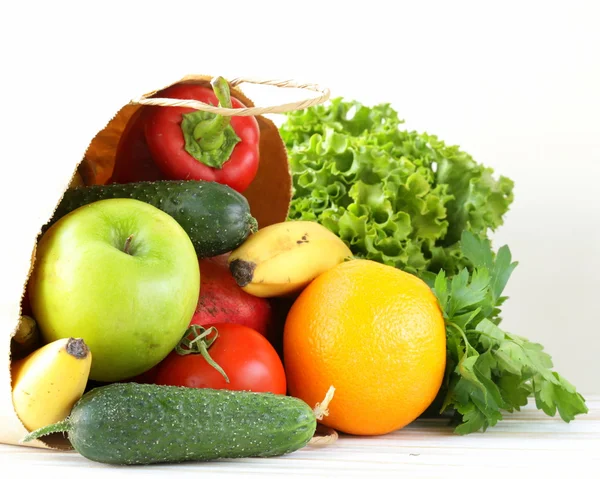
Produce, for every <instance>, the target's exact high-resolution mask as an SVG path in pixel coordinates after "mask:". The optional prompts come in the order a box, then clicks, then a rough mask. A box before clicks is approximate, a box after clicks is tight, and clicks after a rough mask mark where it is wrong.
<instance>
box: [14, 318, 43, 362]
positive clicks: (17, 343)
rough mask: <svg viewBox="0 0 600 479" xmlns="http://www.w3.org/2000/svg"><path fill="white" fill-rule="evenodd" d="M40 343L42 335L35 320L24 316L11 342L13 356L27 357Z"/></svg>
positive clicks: (20, 319)
mask: <svg viewBox="0 0 600 479" xmlns="http://www.w3.org/2000/svg"><path fill="white" fill-rule="evenodd" d="M39 341H40V333H39V330H38V327H37V323H36V322H35V319H33V318H32V317H31V316H26V315H22V316H21V317H20V318H19V324H18V326H17V330H16V331H15V334H14V335H13V337H12V340H11V355H12V356H13V357H18V358H22V357H23V356H27V355H28V354H29V353H30V352H32V351H33V350H34V349H36V347H37V346H38V343H39Z"/></svg>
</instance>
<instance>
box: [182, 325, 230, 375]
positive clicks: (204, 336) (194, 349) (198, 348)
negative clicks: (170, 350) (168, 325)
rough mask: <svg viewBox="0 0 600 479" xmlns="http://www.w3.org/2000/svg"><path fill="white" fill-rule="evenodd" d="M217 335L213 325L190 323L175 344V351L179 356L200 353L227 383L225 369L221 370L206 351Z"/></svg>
mask: <svg viewBox="0 0 600 479" xmlns="http://www.w3.org/2000/svg"><path fill="white" fill-rule="evenodd" d="M213 333H214V336H212V337H211V334H213ZM190 336H191V337H190ZM218 336H219V332H218V331H217V328H215V327H214V326H211V327H210V328H208V329H205V328H203V327H202V326H200V325H198V324H192V325H191V326H190V327H189V328H188V329H187V331H186V332H185V334H184V335H183V338H182V339H181V341H180V342H179V344H178V345H177V346H175V351H176V352H177V354H180V355H181V356H185V355H187V354H201V355H202V357H203V358H204V359H205V360H206V362H207V363H208V364H210V365H211V366H212V367H213V368H215V369H216V370H217V371H219V373H221V375H222V376H223V377H224V378H225V381H227V382H228V383H229V378H228V377H227V374H225V371H223V368H222V367H221V366H219V365H218V364H217V363H216V362H215V360H214V359H213V358H211V357H210V354H209V353H208V349H209V348H210V347H211V346H212V344H213V343H214V342H215V341H216V339H217V337H218Z"/></svg>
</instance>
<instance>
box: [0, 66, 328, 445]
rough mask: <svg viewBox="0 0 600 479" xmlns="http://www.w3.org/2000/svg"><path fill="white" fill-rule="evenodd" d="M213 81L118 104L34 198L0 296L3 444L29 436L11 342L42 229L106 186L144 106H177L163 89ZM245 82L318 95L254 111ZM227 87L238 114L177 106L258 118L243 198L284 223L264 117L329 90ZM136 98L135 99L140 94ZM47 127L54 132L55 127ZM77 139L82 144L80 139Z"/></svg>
mask: <svg viewBox="0 0 600 479" xmlns="http://www.w3.org/2000/svg"><path fill="white" fill-rule="evenodd" d="M210 80H211V77H210V76H203V75H190V76H186V77H184V78H182V79H181V80H179V81H175V82H173V83H171V84H170V85H166V86H164V87H160V88H157V89H156V90H154V91H152V92H151V93H147V94H144V95H141V96H139V97H137V98H135V99H134V100H132V101H131V102H130V103H128V104H127V105H125V106H122V105H120V104H119V102H118V101H117V103H116V104H115V109H114V111H115V114H114V117H113V118H112V119H111V118H99V119H98V121H99V123H98V124H106V123H107V122H108V124H107V126H106V127H105V128H104V129H103V130H101V131H99V132H97V131H90V132H89V140H88V139H86V144H88V145H89V146H88V148H87V150H86V151H81V154H80V155H79V156H76V157H73V158H68V159H64V161H66V162H70V164H71V165H72V168H71V170H70V171H69V172H68V174H67V175H65V177H60V178H57V177H49V178H48V179H47V181H48V182H51V183H52V184H49V185H48V188H47V189H45V190H44V191H43V192H41V193H40V194H39V196H38V198H36V201H37V202H39V214H38V215H37V217H35V218H31V222H36V224H35V225H31V226H32V227H31V228H30V229H29V230H26V231H32V232H33V231H35V233H32V234H31V235H27V236H28V237H23V238H19V240H20V241H21V243H20V244H22V245H23V246H22V247H23V248H28V250H29V251H30V252H31V254H30V256H29V257H27V258H24V260H23V261H21V262H20V264H19V269H20V270H19V271H17V272H16V273H17V276H15V277H14V278H12V279H11V281H13V280H14V282H15V283H14V284H15V287H14V288H13V289H11V290H9V291H0V361H3V360H6V364H5V366H3V367H2V366H0V443H4V444H19V441H20V440H21V439H22V438H23V437H24V436H25V434H27V430H26V429H25V427H24V426H23V424H22V423H21V422H20V420H19V419H18V417H17V415H16V413H15V411H14V408H13V404H12V394H11V377H10V360H11V358H10V355H11V338H12V336H13V335H14V333H15V331H16V329H17V326H18V322H19V317H20V315H21V302H22V298H23V295H24V292H25V287H26V284H27V280H28V278H29V275H30V273H31V271H32V269H33V267H34V260H35V245H36V243H37V240H38V238H39V233H40V231H41V229H42V227H43V226H44V224H45V223H46V222H47V221H48V220H50V219H51V216H52V212H53V211H54V209H55V208H56V206H57V205H58V203H59V202H60V200H61V198H62V194H64V192H65V191H66V189H67V188H68V187H69V185H72V184H82V183H84V184H88V185H89V184H104V183H105V182H107V180H108V179H109V178H110V175H111V174H112V169H113V166H114V157H115V151H116V147H117V144H118V141H119V138H120V135H121V133H122V132H123V129H124V128H125V126H126V124H127V121H128V120H129V119H130V118H131V116H132V115H133V114H134V113H135V112H136V111H137V110H138V108H140V107H141V106H142V105H160V106H161V107H164V108H169V106H168V105H175V103H176V102H177V99H163V98H161V96H160V92H161V90H163V89H164V88H167V87H168V86H171V85H172V84H175V83H182V82H186V83H187V82H193V83H198V84H202V85H205V86H208V87H210ZM244 82H247V83H258V84H266V85H272V86H276V87H283V88H303V89H307V90H312V91H316V92H318V93H319V96H318V97H315V98H310V99H308V100H304V101H300V102H295V103H289V104H285V105H279V106H274V107H255V106H254V104H253V102H252V101H251V100H250V99H249V98H248V97H246V96H245V95H244V94H243V93H242V91H241V90H240V89H239V88H238V85H239V84H241V83H244ZM229 84H230V87H231V96H233V97H235V98H237V99H238V100H240V101H241V102H242V103H243V104H244V105H246V107H247V108H244V109H241V110H237V111H235V112H234V111H226V110H227V109H223V108H220V107H214V106H210V105H203V104H198V103H199V102H193V101H190V100H187V101H184V102H182V101H179V102H178V103H177V106H189V107H192V108H197V109H203V110H205V111H212V112H214V113H219V114H226V115H231V114H240V113H243V114H249V115H253V116H256V119H257V121H258V124H259V127H260V163H259V169H258V173H257V175H256V178H255V179H254V180H253V182H252V184H251V185H250V187H249V188H248V189H247V190H246V191H245V192H244V193H243V194H244V196H245V197H246V198H247V199H248V202H249V204H250V210H251V213H252V215H253V216H254V217H255V218H256V219H257V220H258V223H259V227H264V226H268V225H270V224H273V223H277V222H280V221H284V220H285V219H286V217H287V213H288V208H289V202H290V199H291V174H290V171H289V164H288V161H287V155H286V150H285V146H284V144H283V142H282V140H281V137H280V136H279V132H278V129H277V127H276V126H275V124H274V123H273V122H272V121H271V120H269V119H267V118H265V117H264V116H263V115H264V114H267V113H283V112H285V111H290V110H297V109H302V108H307V107H309V106H312V105H315V104H319V103H322V102H324V101H326V100H327V99H328V98H329V91H328V90H327V89H321V88H319V87H318V86H317V85H312V84H297V83H295V82H292V81H275V80H264V81H263V80H251V79H236V80H232V81H230V82H229ZM132 93H133V94H134V95H135V94H136V92H132ZM93 113H94V112H93V111H89V110H88V111H87V112H86V114H93ZM54 126H55V127H56V128H57V134H61V133H62V132H61V131H59V130H60V125H54ZM49 127H52V125H50V126H49ZM78 140H79V141H81V139H78ZM39 161H44V158H39ZM31 222H29V223H31ZM25 223H27V221H25ZM34 226H35V227H34ZM19 229H20V228H19ZM29 236H30V237H29ZM3 273H4V272H3V271H0V274H3ZM17 285H18V287H17ZM24 445H26V446H31V447H41V448H49V447H51V448H67V447H69V445H68V442H67V441H65V440H64V438H52V437H51V438H50V439H49V440H47V441H40V440H37V441H32V442H30V443H27V444H24Z"/></svg>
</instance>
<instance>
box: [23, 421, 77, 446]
mask: <svg viewBox="0 0 600 479" xmlns="http://www.w3.org/2000/svg"><path fill="white" fill-rule="evenodd" d="M70 429H71V422H70V421H69V418H67V419H64V420H62V421H59V422H57V423H55V424H50V425H48V426H44V427H40V428H39V429H36V430H35V431H32V432H30V433H29V434H27V435H26V436H25V437H24V438H23V439H21V441H20V442H29V441H33V440H34V439H39V438H40V437H42V436H47V435H48V434H53V433H55V432H69V430H70Z"/></svg>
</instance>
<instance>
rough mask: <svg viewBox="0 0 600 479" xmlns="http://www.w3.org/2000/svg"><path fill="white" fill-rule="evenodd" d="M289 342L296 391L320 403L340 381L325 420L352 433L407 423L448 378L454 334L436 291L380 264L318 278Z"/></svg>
mask: <svg viewBox="0 0 600 479" xmlns="http://www.w3.org/2000/svg"><path fill="white" fill-rule="evenodd" d="M283 341H284V363H285V369H286V375H287V380H288V387H289V390H288V391H289V394H290V395H292V396H295V397H298V398H300V399H302V400H304V401H305V402H306V403H307V404H310V405H312V406H314V405H315V404H316V403H317V402H321V401H322V400H323V398H324V397H325V394H326V392H327V390H328V389H329V387H330V386H331V385H333V386H334V387H335V395H334V397H333V400H332V401H331V403H330V404H329V415H328V416H325V417H324V418H323V419H322V420H321V421H320V422H321V423H323V424H325V425H326V426H329V427H332V428H334V429H337V430H338V431H341V432H345V433H349V434H357V435H376V434H386V433H388V432H391V431H394V430H396V429H399V428H402V427H404V426H405V425H407V424H409V423H410V422H412V421H413V420H415V419H416V418H417V417H418V416H419V415H420V414H421V413H423V411H425V409H427V407H428V406H429V405H430V404H431V403H432V402H433V400H434V399H435V397H436V395H437V393H438V391H439V388H440V386H441V384H442V379H443V377H444V369H445V365H446V331H445V326H444V319H443V317H442V313H441V311H440V308H439V305H438V302H437V300H436V298H435V296H434V294H433V292H432V291H431V289H429V287H428V286H427V285H426V284H425V283H424V282H423V281H422V280H420V279H419V278H417V277H416V276H413V275H411V274H408V273H405V272H403V271H401V270H399V269H396V268H393V267H391V266H386V265H383V264H380V263H376V262H374V261H369V260H352V261H349V262H346V263H342V264H340V265H338V266H336V267H334V268H333V269H331V270H329V271H327V272H326V273H323V274H322V275H320V276H319V277H317V278H316V279H315V280H314V281H313V282H312V283H310V284H309V285H308V287H307V288H306V289H305V290H304V291H303V292H302V293H301V294H300V296H298V298H297V299H296V301H295V302H294V304H293V306H292V308H291V309H290V312H289V314H288V317H287V320H286V323H285V329H284V337H283Z"/></svg>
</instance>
